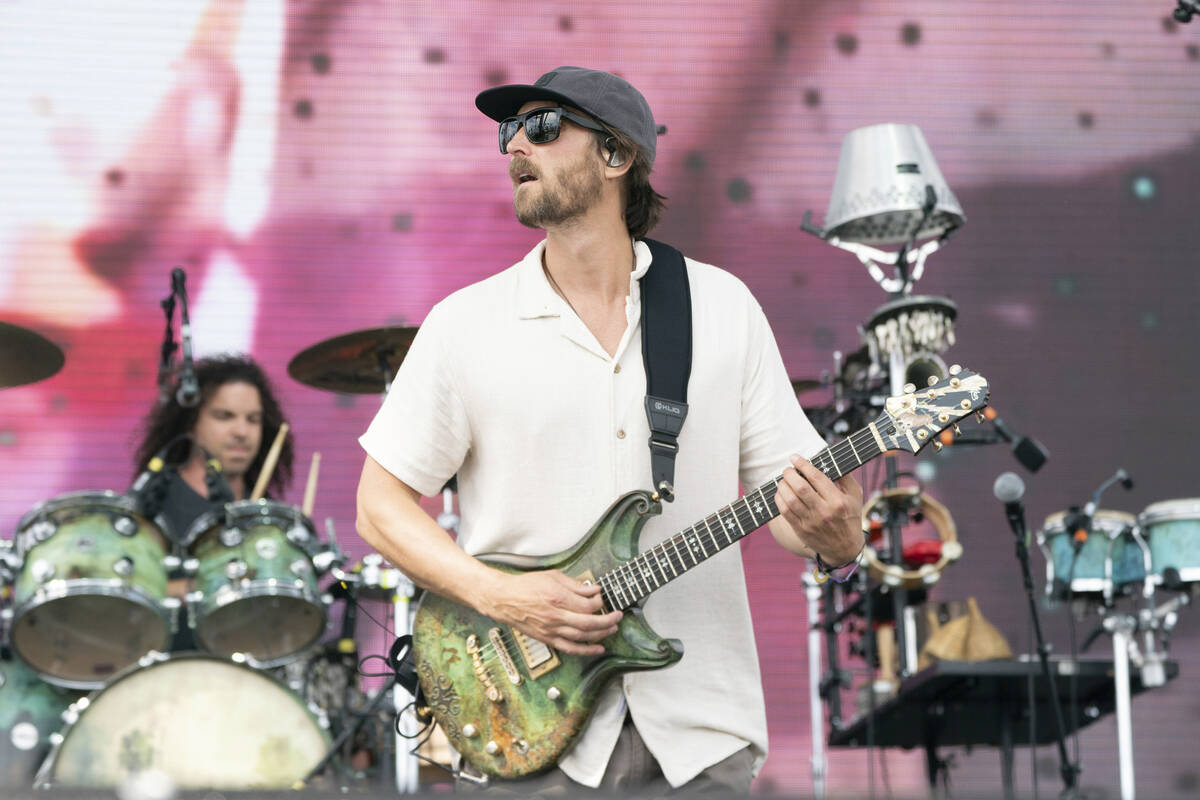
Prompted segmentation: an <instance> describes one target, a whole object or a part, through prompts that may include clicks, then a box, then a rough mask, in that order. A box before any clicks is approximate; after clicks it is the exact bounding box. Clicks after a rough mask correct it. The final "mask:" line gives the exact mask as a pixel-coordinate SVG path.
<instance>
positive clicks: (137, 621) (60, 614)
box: [11, 492, 171, 689]
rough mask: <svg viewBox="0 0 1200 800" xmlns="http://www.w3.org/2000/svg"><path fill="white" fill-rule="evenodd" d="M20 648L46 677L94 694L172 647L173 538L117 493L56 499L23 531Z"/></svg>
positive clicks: (16, 633) (15, 632) (16, 629)
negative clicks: (168, 563)
mask: <svg viewBox="0 0 1200 800" xmlns="http://www.w3.org/2000/svg"><path fill="white" fill-rule="evenodd" d="M16 542H17V549H18V552H19V553H20V555H21V557H22V559H23V562H22V565H21V572H20V574H19V575H18V576H17V579H16V582H15V585H14V587H13V624H12V632H11V640H12V647H13V649H14V650H15V651H16V654H17V655H18V656H19V657H20V658H21V659H22V660H24V661H25V662H26V663H27V664H29V665H30V666H31V667H33V669H34V670H36V671H37V672H38V673H39V674H41V675H42V676H43V677H44V678H45V679H46V680H49V681H52V682H54V683H58V684H60V685H62V686H67V687H71V688H81V689H90V688H96V687H99V686H100V685H102V684H103V682H104V681H105V680H107V679H108V678H109V677H111V676H112V675H114V674H116V673H117V672H119V671H120V670H122V669H124V668H125V667H128V666H129V665H130V664H134V663H136V662H137V660H138V659H139V658H140V657H141V656H143V655H144V654H145V653H146V652H148V651H150V650H164V649H166V646H167V642H168V641H169V639H170V634H171V616H170V613H169V611H168V610H167V607H166V605H169V603H168V604H166V605H164V600H165V599H166V595H167V572H166V568H165V567H164V566H163V557H164V556H166V554H167V541H166V538H165V537H164V536H163V534H162V531H160V530H159V529H158V528H157V527H156V526H155V525H154V524H153V523H152V522H150V521H149V520H147V519H146V518H145V517H143V516H142V515H141V514H139V513H138V512H137V510H136V507H135V505H134V502H133V501H132V500H131V499H130V498H129V497H126V496H125V495H119V494H116V493H114V492H78V493H73V494H66V495H61V496H59V497H56V498H54V499H52V500H48V501H46V502H44V503H42V504H40V505H38V506H37V507H35V508H34V509H33V510H32V511H30V512H29V513H28V514H26V515H25V516H24V517H23V518H22V519H21V522H20V524H19V526H18V528H17V534H16Z"/></svg>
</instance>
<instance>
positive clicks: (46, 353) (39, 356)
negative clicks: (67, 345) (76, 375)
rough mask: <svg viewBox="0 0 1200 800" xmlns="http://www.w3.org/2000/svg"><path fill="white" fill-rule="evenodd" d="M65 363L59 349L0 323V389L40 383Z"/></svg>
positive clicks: (40, 336) (27, 332)
mask: <svg viewBox="0 0 1200 800" xmlns="http://www.w3.org/2000/svg"><path fill="white" fill-rule="evenodd" d="M65 360H66V359H65V358H64V356H63V351H62V348H61V347H59V346H58V345H56V344H55V343H54V342H52V341H50V340H49V339H47V338H46V337H44V336H42V335H41V334H40V333H36V332H34V331H32V330H30V329H28V328H22V327H21V326H19V325H13V324H12V323H10V322H0V389H10V388H12V387H14V386H24V385H25V384H28V383H37V382H38V381H43V380H45V379H46V378H49V377H51V376H53V375H54V374H56V373H57V372H58V371H59V370H60V369H62V367H63V364H64V363H65Z"/></svg>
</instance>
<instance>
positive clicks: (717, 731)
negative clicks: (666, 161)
mask: <svg viewBox="0 0 1200 800" xmlns="http://www.w3.org/2000/svg"><path fill="white" fill-rule="evenodd" d="M543 249H544V243H542V244H539V245H538V246H537V247H535V248H534V249H533V250H532V251H531V252H530V253H529V254H528V255H527V256H526V257H525V258H524V259H522V260H521V261H520V262H518V263H517V264H515V265H514V266H512V267H510V268H509V269H506V270H504V271H503V272H501V273H499V274H497V275H494V276H492V277H491V278H488V279H485V280H483V281H480V282H479V283H476V284H473V285H471V286H468V287H466V288H465V289H462V290H460V291H458V292H455V293H454V294H452V295H451V296H449V297H448V298H446V299H445V300H443V301H442V302H441V303H439V304H437V305H436V306H435V307H434V308H433V309H432V310H431V311H430V313H429V315H428V317H427V318H426V320H425V321H424V323H423V324H422V325H421V329H420V331H419V332H418V334H417V337H416V340H415V341H414V342H413V346H412V348H411V349H410V351H409V353H408V355H407V356H406V357H405V359H404V361H403V363H402V364H401V367H400V369H399V371H398V373H397V375H396V379H395V381H394V382H393V384H392V387H391V391H390V392H389V394H388V397H387V399H386V400H385V402H384V404H383V407H382V408H381V409H380V411H379V413H378V415H377V416H376V417H375V419H374V421H372V423H371V425H370V427H369V428H368V430H367V432H366V433H365V434H364V435H363V436H362V437H361V439H360V442H361V444H362V446H363V448H364V449H365V450H366V451H367V453H368V454H370V456H371V457H372V458H373V459H375V460H376V461H377V462H379V464H380V465H382V466H383V467H384V468H385V469H386V470H388V471H389V472H391V473H392V474H393V475H395V476H396V477H397V478H399V479H400V480H402V481H404V482H405V483H406V484H408V485H409V486H411V487H413V488H414V489H416V490H417V491H419V492H421V493H422V494H425V495H435V494H437V493H438V492H439V491H440V490H441V489H442V487H443V486H444V485H445V483H446V481H447V480H449V479H450V477H451V476H453V475H455V474H457V475H458V492H459V496H458V499H459V510H460V514H461V518H462V521H461V524H460V529H459V535H458V543H459V545H460V546H461V547H462V548H463V549H464V550H466V552H468V553H471V554H472V555H482V554H492V553H511V554H516V555H527V556H544V555H550V554H553V553H557V552H560V551H563V550H566V549H568V548H569V547H571V546H572V545H574V544H575V543H576V542H577V541H578V540H579V539H580V538H582V537H583V535H584V534H585V533H586V532H587V531H588V530H589V528H590V527H591V526H592V524H593V523H594V522H595V521H596V519H597V518H598V517H599V516H600V515H601V514H602V513H603V512H604V511H605V510H606V509H607V508H608V506H609V505H610V504H611V503H612V501H613V500H615V499H616V498H617V497H618V496H619V495H620V494H622V493H624V492H627V491H630V490H633V489H646V488H650V482H651V479H650V451H649V448H648V446H647V439H648V438H649V435H650V432H649V426H648V423H647V421H646V414H645V410H644V398H645V393H646V376H645V371H644V369H643V366H642V343H641V326H640V315H641V305H640V293H639V283H638V281H639V280H640V278H641V277H642V276H643V275H644V274H645V273H646V271H647V270H648V269H650V268H651V263H650V261H651V257H650V250H649V248H648V247H647V246H646V245H645V244H644V243H643V242H640V241H639V242H636V243H635V245H634V253H635V256H636V267H635V269H634V270H633V272H632V273H631V274H630V290H629V295H628V297H627V299H626V319H627V322H628V325H627V328H626V331H625V335H624V337H623V338H622V340H621V343H620V345H619V346H618V349H617V352H616V354H615V355H614V356H611V357H610V356H609V355H608V353H606V352H605V350H604V349H603V348H602V347H601V346H600V344H599V343H598V342H597V341H596V339H595V337H594V336H593V335H592V334H591V332H590V331H589V330H588V329H587V327H586V326H585V325H584V324H583V322H582V321H581V320H580V319H579V318H578V316H576V314H575V313H574V312H573V311H572V310H571V309H570V307H569V306H568V305H567V304H566V303H565V302H564V301H563V300H562V298H560V297H559V296H558V295H557V294H556V293H555V292H554V290H553V289H552V288H551V287H550V285H549V283H548V282H547V280H546V278H545V274H544V272H543V270H542V252H543ZM686 264H687V270H688V280H689V283H690V288H691V295H692V327H693V334H692V371H691V377H690V380H689V384H688V398H687V399H688V405H689V411H688V417H687V421H686V422H685V424H684V427H683V431H682V433H681V435H680V437H679V448H680V452H679V456H678V458H677V460H676V466H675V490H676V500H675V502H673V503H666V504H664V508H663V513H662V515H661V516H660V517H656V518H653V519H651V520H650V521H649V522H648V523H647V524H646V526H645V528H643V530H642V536H641V542H640V545H641V549H643V550H645V549H647V548H648V547H650V546H652V545H654V544H655V543H657V542H659V541H661V540H662V539H665V538H667V537H669V536H671V535H673V534H675V533H677V532H678V531H680V530H682V529H683V528H685V527H688V526H690V525H692V524H693V523H695V522H697V521H699V520H701V519H703V518H704V517H705V516H707V515H708V514H710V513H712V512H714V511H716V510H717V509H718V508H720V507H721V506H722V505H724V504H726V503H729V502H731V501H733V500H735V499H737V497H738V495H739V486H745V487H747V488H748V489H753V488H755V487H757V486H758V485H759V484H761V483H763V482H765V481H766V480H768V479H769V478H771V477H774V476H775V475H778V474H779V472H780V471H781V470H782V469H783V468H784V467H785V466H786V465H787V460H788V457H789V456H790V455H791V454H793V453H800V454H801V455H804V456H811V455H812V454H813V453H815V452H817V451H818V450H820V449H821V448H822V447H824V444H825V443H824V442H823V441H822V440H821V438H820V436H819V435H818V434H817V432H816V431H815V430H814V429H813V427H812V425H811V424H810V423H809V422H808V420H807V419H806V418H805V416H804V413H803V412H802V411H801V409H800V406H799V404H798V403H797V401H796V398H795V394H794V393H793V391H792V389H791V385H790V382H789V380H788V376H787V373H786V371H785V370H784V366H783V362H782V359H781V358H780V355H779V350H778V347H777V346H776V344H775V339H774V337H773V335H772V334H771V330H770V327H769V325H768V324H767V320H766V318H765V316H764V315H763V313H762V309H761V308H760V307H759V305H758V303H757V302H756V301H755V300H754V298H753V297H752V296H751V294H750V292H749V290H747V288H746V287H745V285H744V284H742V282H741V281H739V280H738V279H737V278H735V277H734V276H733V275H731V274H729V273H728V272H725V271H723V270H721V269H718V268H716V267H713V266H709V265H707V264H701V263H699V262H696V261H693V260H691V259H687V260H686ZM758 535H766V534H758ZM780 553H781V555H786V554H785V553H784V551H782V550H781V551H780ZM645 614H646V618H647V620H648V621H649V622H650V624H651V625H652V626H653V627H654V629H655V630H656V631H658V633H659V634H660V635H662V636H665V637H668V638H674V639H679V640H681V641H682V642H683V644H684V656H683V659H682V660H681V661H680V662H679V663H678V664H675V665H673V666H671V667H668V668H666V669H661V670H655V671H651V672H639V673H631V674H628V675H625V676H624V677H623V678H621V679H618V680H615V681H613V683H612V684H611V685H610V687H609V689H608V691H607V692H606V693H605V694H604V695H603V696H602V698H601V701H600V702H599V704H598V706H597V708H596V710H595V712H594V714H593V717H592V719H591V721H590V723H589V724H588V726H587V727H586V728H585V729H584V732H583V733H582V734H581V736H580V738H579V739H578V740H577V741H576V743H575V744H574V745H573V746H572V748H571V749H570V750H569V751H568V752H567V754H566V755H565V757H564V758H563V760H562V761H561V762H560V765H559V766H560V767H561V768H562V769H563V770H564V771H565V772H566V773H567V774H568V775H569V776H570V777H571V778H572V779H574V780H576V781H578V782H580V783H583V784H585V785H588V786H596V785H598V784H599V782H600V779H601V777H602V776H603V774H604V769H605V766H606V765H607V763H608V759H609V757H610V755H611V753H612V749H613V746H614V744H615V742H616V739H617V736H618V734H619V733H620V727H621V723H622V719H623V717H624V713H625V708H626V705H627V706H628V709H629V712H630V713H631V714H632V715H633V719H634V722H635V724H636V725H637V727H638V730H639V732H640V733H641V735H642V738H643V739H644V741H645V742H646V744H647V746H648V747H649V748H650V751H651V752H652V753H653V754H654V756H655V758H656V759H657V760H658V761H659V763H660V764H661V766H662V769H663V773H664V775H665V776H666V778H667V780H668V781H670V783H671V784H672V785H675V786H678V785H681V784H683V783H685V782H687V781H688V780H690V779H691V778H692V777H694V776H695V775H696V774H697V773H699V772H700V771H701V770H703V769H704V768H705V767H708V766H710V765H712V764H714V763H716V762H717V761H720V760H721V759H723V758H726V757H727V756H729V755H732V754H733V753H735V752H737V751H738V750H740V749H741V748H743V747H745V746H747V744H749V745H750V746H752V747H753V749H754V752H755V755H756V767H755V768H756V770H757V768H758V767H759V766H761V764H762V761H763V759H764V758H765V756H766V749H767V726H766V712H765V709H764V704H763V693H762V686H761V679H760V675H759V666H758V657H757V653H756V650H755V643H754V633H753V629H752V627H751V621H750V610H749V604H748V601H747V597H746V585H745V580H744V576H743V573H742V563H741V554H740V550H739V548H737V547H731V548H729V549H727V550H725V551H723V552H722V553H721V554H720V555H718V556H715V557H713V558H711V559H709V560H708V561H707V562H705V563H704V564H703V565H700V566H699V567H697V568H696V570H695V571H694V572H690V573H688V574H686V575H683V576H681V577H680V578H679V579H678V580H675V581H672V582H670V583H668V584H666V585H665V586H663V587H662V588H661V589H660V590H659V591H657V592H655V593H654V594H653V595H651V596H650V597H649V598H647V599H646V601H645Z"/></svg>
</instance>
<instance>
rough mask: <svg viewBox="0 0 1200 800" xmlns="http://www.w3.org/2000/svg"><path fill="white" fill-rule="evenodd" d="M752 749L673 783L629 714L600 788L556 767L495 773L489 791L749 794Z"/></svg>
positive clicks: (464, 787) (460, 787)
mask: <svg viewBox="0 0 1200 800" xmlns="http://www.w3.org/2000/svg"><path fill="white" fill-rule="evenodd" d="M753 767H754V755H753V753H751V752H750V747H749V746H746V747H743V748H742V749H741V750H738V751H737V752H736V753H734V754H733V755H731V756H730V757H729V758H726V759H724V760H723V761H718V762H717V763H716V764H713V765H712V766H711V767H708V768H707V769H705V770H704V771H703V772H701V773H700V774H699V775H697V776H696V777H695V778H692V780H690V781H688V782H687V783H686V784H684V785H683V786H680V787H679V788H672V787H671V784H669V783H667V779H666V778H665V777H663V773H662V768H660V767H659V766H658V762H657V761H655V760H654V756H652V755H651V754H650V751H649V750H648V749H647V748H646V743H645V742H643V741H642V737H641V734H639V733H638V731H637V728H636V727H634V725H633V720H632V718H630V717H629V716H626V717H625V725H624V727H623V728H621V735H620V737H619V738H618V739H617V746H616V747H615V748H614V749H613V754H612V758H611V759H609V762H608V767H607V768H606V769H605V771H604V777H603V778H602V779H601V780H600V786H599V787H598V788H596V789H592V788H590V787H587V786H584V785H582V784H579V783H576V782H575V781H573V780H571V779H570V778H568V777H567V774H566V773H565V772H563V771H562V770H561V769H558V768H557V767H556V768H554V769H552V770H550V771H549V772H546V773H543V774H541V775H535V776H533V777H532V778H520V779H517V780H511V781H505V780H495V779H493V780H492V781H491V782H490V783H489V784H488V787H487V789H486V790H485V791H487V792H489V793H494V794H509V795H518V796H528V795H538V796H540V797H575V796H578V795H583V794H605V795H614V794H622V795H634V796H637V797H647V798H657V797H671V796H689V795H693V794H708V795H722V796H729V795H748V794H749V793H750V781H751V779H752V778H753V777H754V776H753V774H751V770H752V769H753ZM455 786H456V789H457V791H460V792H471V791H479V788H478V787H477V786H475V785H474V784H471V783H470V782H468V781H463V780H459V781H458V782H457V783H456V785H455Z"/></svg>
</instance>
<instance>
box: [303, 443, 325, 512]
mask: <svg viewBox="0 0 1200 800" xmlns="http://www.w3.org/2000/svg"><path fill="white" fill-rule="evenodd" d="M320 469H321V454H320V453H313V457H312V466H310V467H309V468H308V484H307V485H306V486H305V487H304V505H302V506H300V510H301V511H302V512H304V516H306V517H311V516H312V512H313V503H314V502H315V501H316V499H317V473H318V472H319V471H320Z"/></svg>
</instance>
